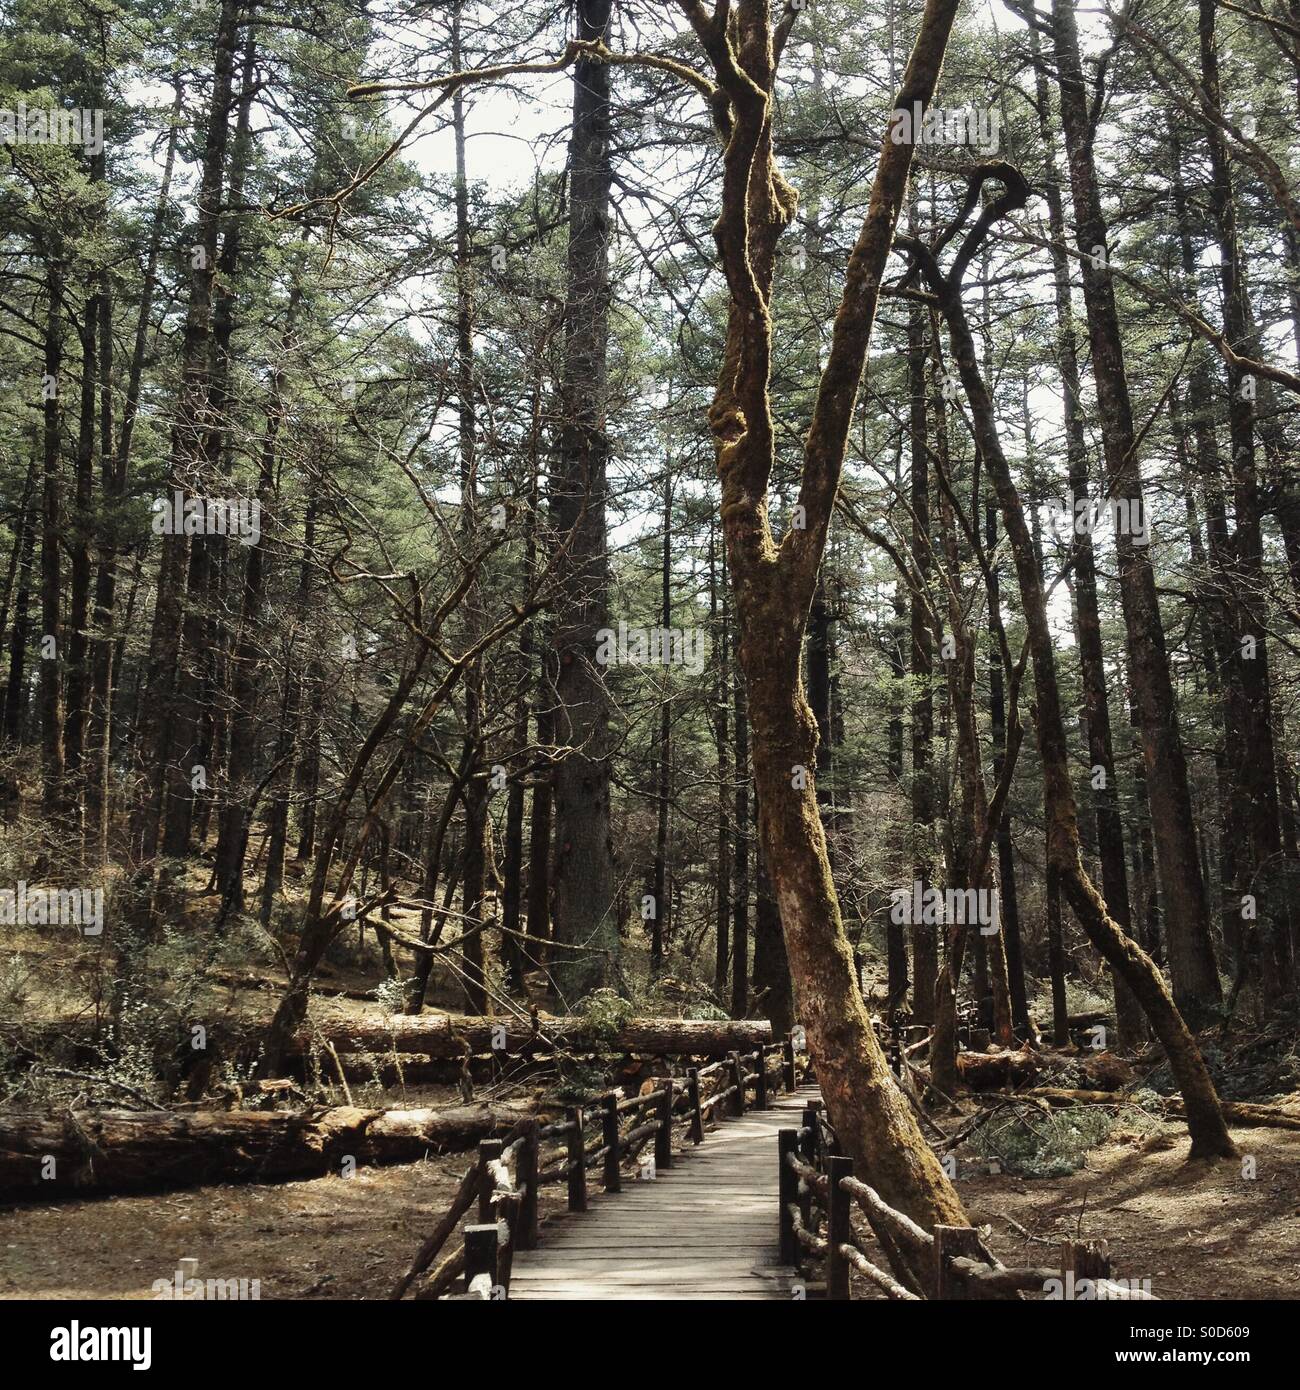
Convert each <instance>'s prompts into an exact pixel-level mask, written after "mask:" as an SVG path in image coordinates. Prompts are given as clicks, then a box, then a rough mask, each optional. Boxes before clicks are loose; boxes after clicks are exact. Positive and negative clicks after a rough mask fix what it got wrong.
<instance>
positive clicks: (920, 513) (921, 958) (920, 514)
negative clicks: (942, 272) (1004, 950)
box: [907, 305, 939, 1023]
mask: <svg viewBox="0 0 1300 1390" xmlns="http://www.w3.org/2000/svg"><path fill="white" fill-rule="evenodd" d="M925 356H926V349H925V318H924V315H923V313H922V310H921V309H920V307H919V306H916V305H913V306H912V307H911V309H910V311H909V314H908V320H907V384H908V392H909V398H910V401H911V408H910V414H909V417H908V419H909V425H908V435H909V439H910V441H911V461H912V475H911V512H912V563H913V565H914V566H915V569H916V585H917V587H916V588H915V589H913V591H912V594H911V629H912V645H911V665H910V670H911V673H912V872H913V877H914V879H915V880H916V882H917V883H918V884H920V887H921V894H922V896H924V894H925V891H926V889H927V888H928V887H929V886H930V879H931V877H932V874H933V870H934V820H935V784H934V768H933V752H932V743H933V739H934V697H933V695H932V694H931V691H930V679H931V676H932V674H933V671H934V647H933V642H934V638H933V634H932V632H931V627H930V623H931V616H930V611H929V605H930V598H929V592H928V588H929V580H930V569H931V558H932V557H931V551H930V460H929V453H928V449H929V427H928V423H927V420H926V404H925ZM911 926H912V1016H913V1018H915V1019H916V1021H917V1022H918V1023H932V1022H933V1021H934V981H935V978H936V975H937V973H938V967H939V945H938V934H937V932H936V931H935V929H934V927H933V926H929V925H927V924H925V923H923V922H913V923H912V924H911Z"/></svg>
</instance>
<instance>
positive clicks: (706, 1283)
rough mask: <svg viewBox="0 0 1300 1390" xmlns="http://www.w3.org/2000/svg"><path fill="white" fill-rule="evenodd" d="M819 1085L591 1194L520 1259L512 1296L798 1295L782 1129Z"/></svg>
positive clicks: (778, 1098) (777, 1099) (775, 1100)
mask: <svg viewBox="0 0 1300 1390" xmlns="http://www.w3.org/2000/svg"><path fill="white" fill-rule="evenodd" d="M817 1098H818V1092H817V1089H816V1087H813V1086H804V1087H801V1088H800V1089H799V1090H798V1091H796V1092H794V1093H793V1094H791V1095H774V1096H772V1105H771V1108H770V1109H767V1110H749V1111H747V1112H746V1113H745V1114H744V1115H742V1116H736V1117H734V1118H727V1119H725V1120H723V1121H722V1122H721V1123H720V1124H719V1125H717V1126H716V1127H715V1128H713V1129H711V1130H709V1131H707V1132H706V1133H705V1136H704V1143H703V1144H700V1145H698V1146H697V1145H693V1144H687V1145H686V1146H685V1148H684V1149H682V1150H679V1151H676V1152H674V1155H673V1164H672V1167H671V1168H669V1169H668V1170H667V1171H661V1172H660V1173H658V1175H657V1176H656V1177H654V1178H652V1179H648V1180H633V1179H629V1178H626V1177H625V1178H624V1183H625V1186H624V1189H623V1191H622V1192H617V1193H599V1194H597V1193H593V1194H592V1196H591V1204H590V1208H589V1210H588V1211H587V1212H586V1213H583V1214H581V1215H563V1216H560V1217H558V1218H555V1219H554V1220H553V1221H550V1222H548V1223H547V1224H546V1226H545V1227H544V1228H543V1231H542V1235H541V1242H540V1245H539V1247H538V1248H537V1249H536V1250H528V1251H522V1250H521V1251H519V1252H518V1253H517V1254H516V1255H515V1258H514V1267H513V1271H512V1273H511V1279H510V1298H511V1299H512V1300H513V1299H530V1300H586V1299H592V1300H601V1301H603V1300H607V1299H672V1300H681V1299H727V1300H730V1299H746V1300H759V1299H763V1300H770V1299H784V1300H789V1299H790V1298H791V1297H792V1287H791V1286H792V1283H793V1280H794V1272H793V1270H791V1269H790V1267H789V1266H786V1265H780V1264H778V1263H777V1261H778V1251H777V1205H778V1201H777V1138H776V1136H777V1130H778V1129H782V1128H789V1127H791V1126H797V1125H798V1124H799V1115H800V1112H801V1111H802V1110H803V1107H804V1106H805V1105H806V1104H807V1103H808V1102H809V1101H810V1100H815V1099H817Z"/></svg>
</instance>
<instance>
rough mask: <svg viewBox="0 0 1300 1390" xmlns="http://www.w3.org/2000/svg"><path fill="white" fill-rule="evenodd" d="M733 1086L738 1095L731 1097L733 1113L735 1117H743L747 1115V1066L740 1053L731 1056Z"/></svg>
mask: <svg viewBox="0 0 1300 1390" xmlns="http://www.w3.org/2000/svg"><path fill="white" fill-rule="evenodd" d="M731 1084H732V1085H733V1086H734V1087H735V1088H736V1093H735V1095H733V1096H732V1097H731V1113H732V1114H733V1115H743V1114H744V1113H745V1064H744V1063H743V1062H742V1061H741V1060H740V1053H739V1052H733V1053H732V1054H731Z"/></svg>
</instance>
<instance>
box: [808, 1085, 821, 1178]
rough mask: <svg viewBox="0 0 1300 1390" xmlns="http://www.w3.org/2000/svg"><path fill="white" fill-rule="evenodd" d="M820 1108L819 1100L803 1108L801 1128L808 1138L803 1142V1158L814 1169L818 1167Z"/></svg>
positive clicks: (810, 1102)
mask: <svg viewBox="0 0 1300 1390" xmlns="http://www.w3.org/2000/svg"><path fill="white" fill-rule="evenodd" d="M821 1108H822V1103H821V1101H819V1100H810V1101H809V1102H808V1104H807V1105H805V1106H804V1108H803V1127H804V1128H805V1129H806V1130H807V1131H808V1138H807V1139H806V1140H805V1141H804V1144H805V1147H804V1158H805V1160H806V1161H807V1162H808V1163H809V1164H810V1165H811V1166H812V1167H814V1168H817V1167H819V1166H820V1155H821V1147H822V1130H821V1125H820V1123H819V1122H818V1116H819V1115H820V1114H821Z"/></svg>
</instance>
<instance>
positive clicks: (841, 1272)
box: [826, 1156, 853, 1299]
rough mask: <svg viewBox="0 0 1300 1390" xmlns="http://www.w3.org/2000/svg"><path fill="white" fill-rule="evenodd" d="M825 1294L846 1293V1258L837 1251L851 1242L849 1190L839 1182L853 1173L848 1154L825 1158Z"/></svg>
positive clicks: (834, 1296) (840, 1295)
mask: <svg viewBox="0 0 1300 1390" xmlns="http://www.w3.org/2000/svg"><path fill="white" fill-rule="evenodd" d="M826 1172H827V1194H826V1297H827V1299H845V1298H848V1296H849V1262H848V1260H846V1259H845V1258H844V1256H843V1255H842V1254H841V1253H840V1246H841V1245H849V1244H851V1243H852V1234H853V1232H852V1228H851V1226H850V1217H849V1194H848V1193H847V1192H845V1191H844V1189H843V1188H842V1187H841V1186H840V1180H841V1179H842V1178H851V1177H852V1176H853V1160H852V1159H851V1158H840V1157H838V1156H837V1157H834V1158H830V1159H828V1160H827V1162H826Z"/></svg>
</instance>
